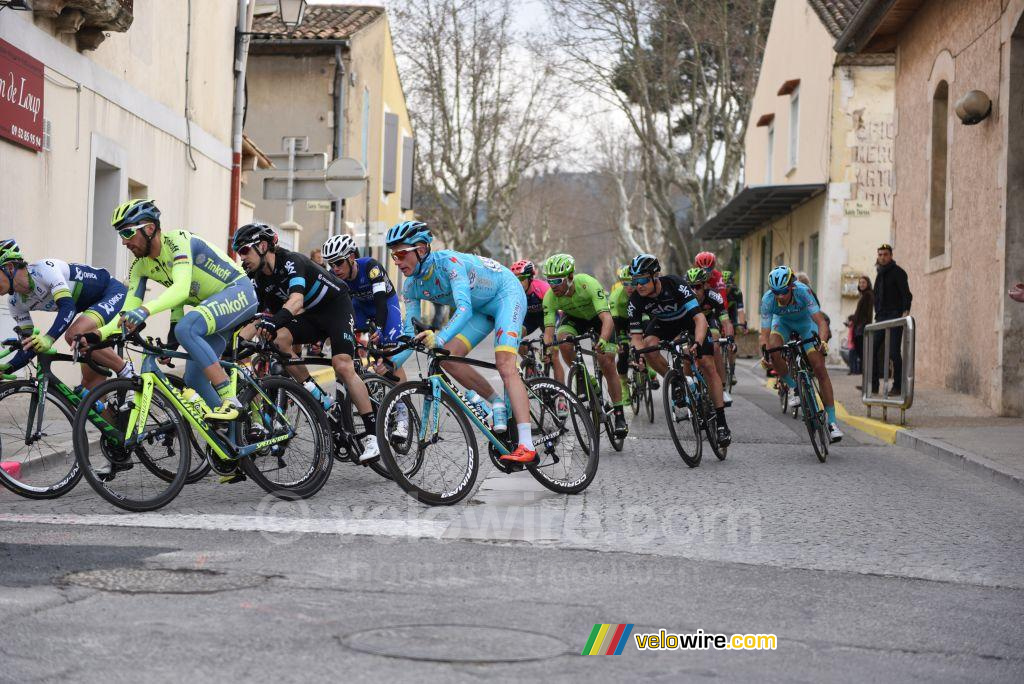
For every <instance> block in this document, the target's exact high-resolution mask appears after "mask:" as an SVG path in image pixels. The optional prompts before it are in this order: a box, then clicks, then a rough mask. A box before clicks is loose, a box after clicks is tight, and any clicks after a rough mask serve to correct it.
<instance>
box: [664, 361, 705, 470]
mask: <svg viewBox="0 0 1024 684" xmlns="http://www.w3.org/2000/svg"><path fill="white" fill-rule="evenodd" d="M677 385H680V392H682V396H684V397H686V403H687V405H688V406H690V410H689V414H690V415H689V417H688V418H679V419H677V417H676V413H675V407H674V406H673V404H674V402H673V398H672V394H673V392H672V388H673V387H674V386H677ZM662 386H663V387H664V392H662V397H663V400H664V404H665V420H666V422H668V432H669V435H671V437H672V443H673V444H675V445H676V451H677V452H678V453H679V457H680V458H682V459H683V463H685V464H686V465H688V466H689V467H691V468H696V467H697V466H699V465H700V459H701V455H702V452H703V440H702V439H701V436H700V423H699V422H698V419H697V411H696V410H695V406H696V401H695V400H694V398H693V397H692V396H691V394H690V390H689V388H688V387H687V382H686V378H685V377H684V376H683V374H682V373H680V372H679V371H678V370H676V369H675V368H673V369H671V370H670V371H669V372H668V373H666V374H665V378H664V380H663V382H662ZM690 431H692V433H693V444H692V445H686V444H684V443H683V440H684V438H685V437H686V435H687V434H688V433H689V432H690ZM687 446H690V448H689V449H688V448H687Z"/></svg>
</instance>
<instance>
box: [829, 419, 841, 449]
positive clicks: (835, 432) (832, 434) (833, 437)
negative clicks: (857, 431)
mask: <svg viewBox="0 0 1024 684" xmlns="http://www.w3.org/2000/svg"><path fill="white" fill-rule="evenodd" d="M842 438H843V431H842V430H840V429H839V426H838V425H836V424H835V423H829V424H828V441H829V443H830V444H835V443H836V442H838V441H839V440H841V439H842Z"/></svg>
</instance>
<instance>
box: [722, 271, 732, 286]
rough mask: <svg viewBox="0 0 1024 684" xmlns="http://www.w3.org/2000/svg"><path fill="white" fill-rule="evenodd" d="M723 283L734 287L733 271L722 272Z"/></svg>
mask: <svg viewBox="0 0 1024 684" xmlns="http://www.w3.org/2000/svg"><path fill="white" fill-rule="evenodd" d="M722 282H723V283H725V284H726V285H732V271H722Z"/></svg>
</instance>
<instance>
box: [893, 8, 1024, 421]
mask: <svg viewBox="0 0 1024 684" xmlns="http://www.w3.org/2000/svg"><path fill="white" fill-rule="evenodd" d="M1004 5H1005V6H1006V8H1005V10H1004V9H1003V6H1004ZM1022 12H1024V2H1021V0H1012V1H1011V2H1003V3H998V2H985V3H981V2H977V3H975V2H970V3H968V2H961V1H959V0H933V1H932V2H929V3H925V4H924V5H922V7H921V9H919V10H918V11H917V13H916V14H914V15H913V17H912V18H911V20H910V21H909V22H908V24H907V25H906V26H905V27H904V28H903V30H902V31H901V33H900V34H899V42H898V49H897V59H898V65H899V67H898V71H897V80H896V111H897V131H896V140H895V154H896V178H897V188H896V197H895V206H894V223H895V225H894V230H893V246H894V248H895V251H894V256H895V258H896V261H897V262H898V263H900V264H901V265H902V266H903V268H905V269H906V270H907V273H908V274H909V276H910V288H911V290H912V292H913V294H914V304H913V314H914V316H915V319H916V322H917V330H918V332H917V352H916V363H917V367H916V370H917V380H918V382H919V383H921V384H923V385H925V386H927V385H940V386H941V385H944V386H946V387H950V388H953V389H956V390H959V391H965V392H970V393H971V394H975V395H977V396H979V397H980V398H982V399H983V400H984V401H986V402H988V403H989V405H991V406H992V407H993V408H994V409H996V410H998V411H1001V412H1003V413H1006V414H1014V415H1020V414H1021V412H1022V411H1024V396H1022V395H1024V393H1022V389H1021V370H1022V368H1021V348H1022V343H1024V335H1022V325H1024V320H1022V313H1021V310H1020V309H1021V307H1020V305H1018V304H1016V303H1015V302H1012V301H1010V300H1008V298H1007V297H1006V289H1007V287H1008V285H1007V284H1008V283H1013V282H1016V281H1018V280H1022V279H1024V240H1022V234H1024V227H1022V224H1024V207H1022V206H1021V200H1020V199H1018V197H1017V196H1018V195H1020V187H1021V181H1024V176H1022V172H1021V169H1022V168H1024V166H1022V165H1024V151H1022V150H1021V144H1020V140H1021V138H1022V136H1024V127H1021V122H1020V114H1018V113H1017V112H1019V111H1021V109H1020V108H1021V104H1022V103H1021V97H1022V90H1024V73H1022V70H1024V55H1022V54H1021V52H1022V46H1021V43H1022V41H1021V39H1020V37H1019V34H1020V26H1019V21H1020V17H1021V14H1022ZM1015 32H1016V34H1017V36H1018V37H1017V39H1016V40H1014V36H1015ZM942 80H945V81H946V82H947V83H948V84H949V105H950V111H949V112H948V115H946V116H944V117H942V118H941V119H940V120H941V121H942V124H943V125H945V126H946V130H947V132H948V136H949V143H948V176H947V178H948V180H947V195H946V197H947V199H946V203H945V204H946V221H947V225H948V232H949V237H948V243H947V244H948V246H947V249H946V253H945V255H944V256H942V257H938V258H935V257H932V255H931V254H930V252H929V229H930V225H931V223H930V221H931V213H930V199H931V194H930V193H931V176H932V173H931V169H932V166H931V163H932V158H933V151H932V150H931V147H932V145H931V141H932V137H931V134H932V111H933V95H934V93H935V88H936V86H937V84H938V83H939V82H940V81H942ZM972 89H978V90H982V91H984V92H985V93H987V94H988V95H989V96H990V97H991V98H992V100H993V102H994V106H993V107H994V108H993V115H992V116H990V117H989V118H988V119H986V120H985V121H983V122H981V123H980V124H978V125H975V126H964V125H962V124H961V123H960V121H959V119H958V118H957V117H956V116H955V114H954V113H953V112H952V105H953V103H955V102H956V100H957V99H959V98H960V97H961V96H962V95H963V94H964V93H965V92H967V91H968V90H972ZM1008 155H1009V156H1008Z"/></svg>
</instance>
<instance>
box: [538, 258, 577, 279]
mask: <svg viewBox="0 0 1024 684" xmlns="http://www.w3.org/2000/svg"><path fill="white" fill-rule="evenodd" d="M575 271H576V259H574V258H573V257H572V256H570V255H569V254H552V255H551V256H549V257H548V258H547V259H546V260H545V261H544V277H545V278H565V277H567V276H571V275H572V274H573V273H574V272H575Z"/></svg>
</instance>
